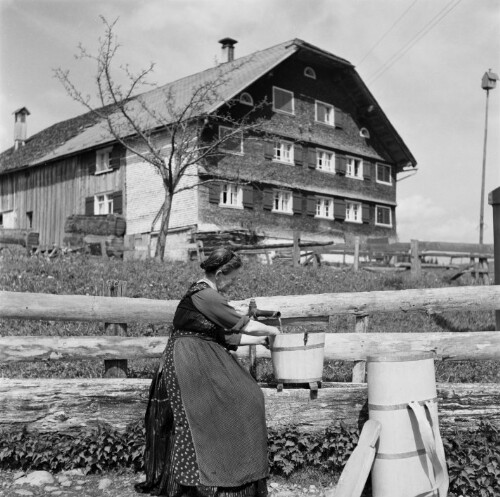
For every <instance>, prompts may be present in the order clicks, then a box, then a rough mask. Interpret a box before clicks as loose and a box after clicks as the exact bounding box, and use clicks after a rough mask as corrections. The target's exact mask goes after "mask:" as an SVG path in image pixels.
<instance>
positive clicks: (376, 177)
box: [375, 162, 392, 185]
mask: <svg viewBox="0 0 500 497" xmlns="http://www.w3.org/2000/svg"><path fill="white" fill-rule="evenodd" d="M379 167H380V168H386V169H388V170H389V181H382V180H381V179H379V178H378V168H379ZM375 180H376V182H377V183H382V184H383V185H392V168H391V166H388V165H387V164H379V163H378V162H377V163H376V166H375Z"/></svg>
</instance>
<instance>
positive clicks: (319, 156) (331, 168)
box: [316, 148, 335, 174]
mask: <svg viewBox="0 0 500 497" xmlns="http://www.w3.org/2000/svg"><path fill="white" fill-rule="evenodd" d="M325 156H330V157H329V158H328V157H325ZM316 169H318V170H319V171H323V172H325V173H333V174H335V152H332V151H330V150H323V149H321V148H318V149H316Z"/></svg>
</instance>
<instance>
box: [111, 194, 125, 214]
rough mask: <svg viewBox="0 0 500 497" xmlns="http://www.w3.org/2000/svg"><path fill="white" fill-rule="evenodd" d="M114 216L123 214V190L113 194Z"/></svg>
mask: <svg viewBox="0 0 500 497" xmlns="http://www.w3.org/2000/svg"><path fill="white" fill-rule="evenodd" d="M113 214H123V194H122V192H121V190H120V191H119V192H114V193H113Z"/></svg>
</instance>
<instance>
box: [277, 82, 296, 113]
mask: <svg viewBox="0 0 500 497" xmlns="http://www.w3.org/2000/svg"><path fill="white" fill-rule="evenodd" d="M276 91H282V92H284V93H289V94H290V95H291V96H292V112H288V111H286V110H283V109H277V108H276V107H275V106H274V101H275V100H276V99H275V96H274V95H275V92H276ZM273 111H274V112H280V113H282V114H287V115H289V116H294V115H295V96H294V94H293V91H290V90H285V89H284V88H280V87H279V86H273Z"/></svg>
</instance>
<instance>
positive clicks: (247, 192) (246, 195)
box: [242, 185, 253, 209]
mask: <svg viewBox="0 0 500 497" xmlns="http://www.w3.org/2000/svg"><path fill="white" fill-rule="evenodd" d="M242 189H243V207H245V208H246V209H253V187H252V185H244V186H243V187H242Z"/></svg>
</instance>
